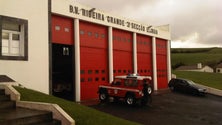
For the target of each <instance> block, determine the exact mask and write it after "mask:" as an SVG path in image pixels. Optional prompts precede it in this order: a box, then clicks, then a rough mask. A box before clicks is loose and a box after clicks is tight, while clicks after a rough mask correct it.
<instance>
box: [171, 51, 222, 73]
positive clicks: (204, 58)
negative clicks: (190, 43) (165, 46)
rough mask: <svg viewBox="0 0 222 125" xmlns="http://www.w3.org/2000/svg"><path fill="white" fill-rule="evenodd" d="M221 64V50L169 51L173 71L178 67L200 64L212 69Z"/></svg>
mask: <svg viewBox="0 0 222 125" xmlns="http://www.w3.org/2000/svg"><path fill="white" fill-rule="evenodd" d="M219 62H222V48H189V49H178V48H173V49H171V65H172V68H173V69H175V68H177V67H178V66H180V65H194V64H197V63H202V64H205V65H209V66H211V67H212V68H214V67H215V66H216V65H217V64H218V63H219Z"/></svg>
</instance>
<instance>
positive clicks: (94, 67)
mask: <svg viewBox="0 0 222 125" xmlns="http://www.w3.org/2000/svg"><path fill="white" fill-rule="evenodd" d="M107 45H108V44H107V27H105V26H101V25H97V24H93V23H88V22H83V21H81V22H80V69H81V71H80V73H81V76H80V77H81V100H87V99H93V98H98V94H97V91H98V86H99V85H101V84H104V83H108V51H107Z"/></svg>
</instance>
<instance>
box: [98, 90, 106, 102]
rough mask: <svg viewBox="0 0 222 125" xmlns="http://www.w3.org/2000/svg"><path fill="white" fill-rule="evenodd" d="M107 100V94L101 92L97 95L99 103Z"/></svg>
mask: <svg viewBox="0 0 222 125" xmlns="http://www.w3.org/2000/svg"><path fill="white" fill-rule="evenodd" d="M107 99H108V94H107V92H105V91H102V92H100V93H99V100H100V101H101V102H106V101H107Z"/></svg>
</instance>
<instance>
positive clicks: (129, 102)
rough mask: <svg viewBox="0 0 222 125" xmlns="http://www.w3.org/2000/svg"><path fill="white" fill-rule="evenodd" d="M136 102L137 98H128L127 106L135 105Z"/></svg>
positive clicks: (131, 96)
mask: <svg viewBox="0 0 222 125" xmlns="http://www.w3.org/2000/svg"><path fill="white" fill-rule="evenodd" d="M135 102H136V100H135V97H134V96H133V95H127V96H126V104H127V105H134V104H135Z"/></svg>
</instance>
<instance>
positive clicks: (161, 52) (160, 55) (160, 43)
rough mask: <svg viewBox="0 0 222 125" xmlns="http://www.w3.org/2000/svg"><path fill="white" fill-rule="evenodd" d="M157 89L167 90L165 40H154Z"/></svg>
mask: <svg viewBox="0 0 222 125" xmlns="http://www.w3.org/2000/svg"><path fill="white" fill-rule="evenodd" d="M156 54H157V55H156V56H157V83H158V89H163V88H167V84H168V81H167V40H164V39H159V38H157V39H156Z"/></svg>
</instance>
